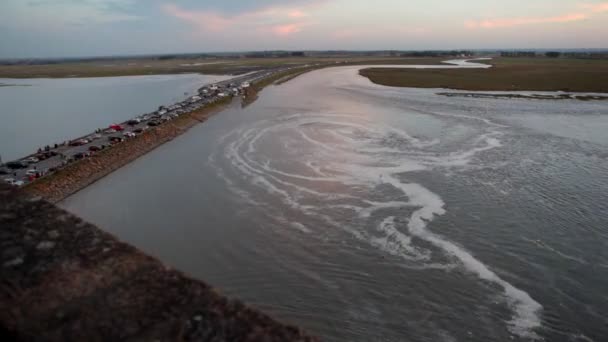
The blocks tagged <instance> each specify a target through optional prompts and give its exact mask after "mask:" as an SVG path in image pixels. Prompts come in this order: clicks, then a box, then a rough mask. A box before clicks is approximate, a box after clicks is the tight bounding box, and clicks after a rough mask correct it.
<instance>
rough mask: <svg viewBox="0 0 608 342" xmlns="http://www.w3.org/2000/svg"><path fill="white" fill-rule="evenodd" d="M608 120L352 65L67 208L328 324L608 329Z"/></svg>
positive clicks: (232, 291)
mask: <svg viewBox="0 0 608 342" xmlns="http://www.w3.org/2000/svg"><path fill="white" fill-rule="evenodd" d="M607 129H608V105H607V104H606V103H602V102H582V101H538V100H505V99H497V100H491V99H468V98H448V97H441V96H437V95H435V94H434V91H433V90H426V89H422V90H421V89H399V88H387V87H382V86H378V85H373V84H371V83H370V82H369V81H368V80H367V79H364V78H362V77H360V76H358V75H357V68H353V67H342V68H333V69H326V70H321V71H315V72H312V73H309V74H306V75H303V76H301V77H299V78H297V79H295V80H292V81H290V82H288V83H286V84H284V85H282V86H280V87H272V88H269V89H267V90H265V91H264V93H263V95H262V96H261V98H260V99H259V100H258V101H257V102H256V103H255V104H253V105H252V106H250V107H248V108H246V109H241V108H239V107H238V106H234V107H233V108H231V109H229V110H227V111H225V112H224V113H222V114H221V115H217V116H215V117H213V118H212V119H211V120H209V121H208V122H206V123H205V124H204V125H199V126H197V127H195V128H193V129H192V130H190V131H189V132H188V133H187V134H185V135H183V136H181V137H179V138H178V139H175V140H174V141H172V142H170V143H168V144H165V145H163V146H161V147H160V148H158V149H156V150H154V151H153V152H152V153H150V154H148V155H146V156H144V157H142V158H140V159H138V160H137V161H136V162H134V163H132V164H130V165H128V166H126V167H124V168H122V169H120V170H118V171H117V172H114V173H113V174H111V175H110V176H108V177H106V178H104V179H102V180H101V181H99V182H97V183H95V184H93V185H92V186H90V187H88V188H87V189H85V190H83V191H81V192H80V193H78V194H76V195H75V196H73V197H71V198H69V199H68V200H66V201H65V202H64V203H63V206H65V207H66V208H68V209H69V210H71V211H73V212H75V213H77V214H79V215H82V216H84V217H85V218H87V219H89V220H91V221H93V222H95V223H97V224H99V225H100V226H102V227H104V228H105V229H107V230H108V231H110V232H112V233H114V234H116V235H117V236H119V237H120V238H122V239H124V240H126V241H129V242H131V243H133V244H135V245H136V246H139V247H141V248H142V249H144V250H146V251H147V252H149V253H151V254H153V255H156V256H158V257H160V258H161V259H162V260H163V261H165V262H167V263H168V264H171V265H174V266H175V267H177V268H179V269H182V270H184V271H186V272H188V273H190V274H192V275H194V276H196V277H200V278H201V279H204V280H206V281H208V282H210V283H211V284H213V285H214V286H217V287H219V288H221V289H222V290H223V291H224V292H225V293H227V294H228V295H232V296H236V297H239V298H242V299H244V300H245V301H247V302H248V303H250V304H253V305H255V306H257V307H259V308H262V309H264V310H265V311H266V312H268V313H270V314H271V315H273V316H275V317H278V318H281V319H282V320H284V321H288V322H292V323H296V324H299V325H301V326H302V327H304V328H306V329H308V330H309V331H311V332H312V333H314V334H317V335H320V336H321V337H323V338H324V340H327V341H531V340H545V341H606V337H608V319H607V317H608V315H607V314H606V313H607V312H608V292H606V289H608V248H606V247H607V246H608V153H607V150H608V134H606V132H607Z"/></svg>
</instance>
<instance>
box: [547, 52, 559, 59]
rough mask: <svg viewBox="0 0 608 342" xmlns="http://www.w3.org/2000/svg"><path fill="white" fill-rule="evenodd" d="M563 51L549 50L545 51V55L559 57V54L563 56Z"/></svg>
mask: <svg viewBox="0 0 608 342" xmlns="http://www.w3.org/2000/svg"><path fill="white" fill-rule="evenodd" d="M561 55H562V53H561V52H557V51H549V52H547V53H545V56H547V57H549V58H557V57H559V56H561Z"/></svg>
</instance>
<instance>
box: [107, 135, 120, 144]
mask: <svg viewBox="0 0 608 342" xmlns="http://www.w3.org/2000/svg"><path fill="white" fill-rule="evenodd" d="M108 140H109V141H110V142H111V143H112V144H116V143H119V142H121V141H122V138H121V137H108Z"/></svg>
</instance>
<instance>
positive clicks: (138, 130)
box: [133, 128, 145, 134]
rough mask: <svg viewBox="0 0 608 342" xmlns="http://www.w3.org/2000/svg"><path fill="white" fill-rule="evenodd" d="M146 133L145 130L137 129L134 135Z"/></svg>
mask: <svg viewBox="0 0 608 342" xmlns="http://www.w3.org/2000/svg"><path fill="white" fill-rule="evenodd" d="M144 131H145V128H136V129H134V130H133V133H135V134H140V133H143V132H144Z"/></svg>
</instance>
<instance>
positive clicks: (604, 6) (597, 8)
mask: <svg viewBox="0 0 608 342" xmlns="http://www.w3.org/2000/svg"><path fill="white" fill-rule="evenodd" d="M582 7H583V8H586V9H588V10H590V11H591V12H594V13H601V12H608V2H602V3H599V4H584V5H582Z"/></svg>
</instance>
